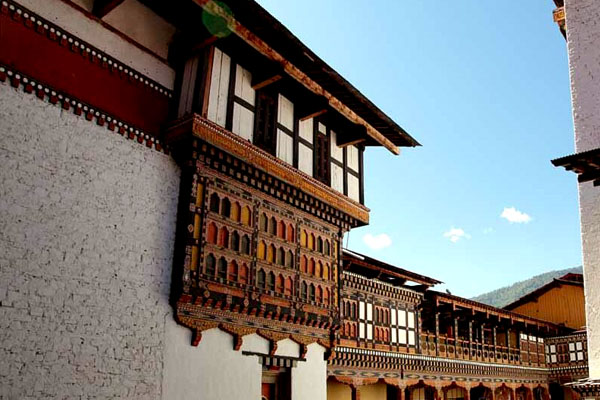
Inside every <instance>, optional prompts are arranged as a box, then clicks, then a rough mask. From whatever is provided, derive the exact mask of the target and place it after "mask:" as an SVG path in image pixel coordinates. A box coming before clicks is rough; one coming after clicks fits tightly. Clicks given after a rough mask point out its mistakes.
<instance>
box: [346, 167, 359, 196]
mask: <svg viewBox="0 0 600 400" xmlns="http://www.w3.org/2000/svg"><path fill="white" fill-rule="evenodd" d="M348 197H350V198H351V199H352V200H355V201H360V182H359V179H358V178H357V177H356V176H354V175H352V174H350V173H348Z"/></svg>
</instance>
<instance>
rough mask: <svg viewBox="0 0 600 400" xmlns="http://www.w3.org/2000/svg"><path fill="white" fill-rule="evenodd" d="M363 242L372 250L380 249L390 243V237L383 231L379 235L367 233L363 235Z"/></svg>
mask: <svg viewBox="0 0 600 400" xmlns="http://www.w3.org/2000/svg"><path fill="white" fill-rule="evenodd" d="M363 242H365V244H366V245H367V246H369V248H371V249H373V250H381V249H385V248H386V247H390V246H391V245H392V239H391V238H390V237H389V236H388V235H386V234H385V233H380V234H379V235H375V236H374V235H371V234H370V233H367V234H366V235H365V236H363Z"/></svg>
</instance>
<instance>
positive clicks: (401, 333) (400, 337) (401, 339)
mask: <svg viewBox="0 0 600 400" xmlns="http://www.w3.org/2000/svg"><path fill="white" fill-rule="evenodd" d="M398 343H400V344H406V330H405V329H398Z"/></svg>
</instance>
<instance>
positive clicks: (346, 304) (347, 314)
mask: <svg viewBox="0 0 600 400" xmlns="http://www.w3.org/2000/svg"><path fill="white" fill-rule="evenodd" d="M344 316H345V317H348V318H349V317H350V303H349V302H347V301H345V302H344Z"/></svg>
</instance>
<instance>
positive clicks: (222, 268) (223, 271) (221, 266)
mask: <svg viewBox="0 0 600 400" xmlns="http://www.w3.org/2000/svg"><path fill="white" fill-rule="evenodd" d="M217 277H218V278H221V279H226V278H227V260H225V257H221V258H219V261H217Z"/></svg>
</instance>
